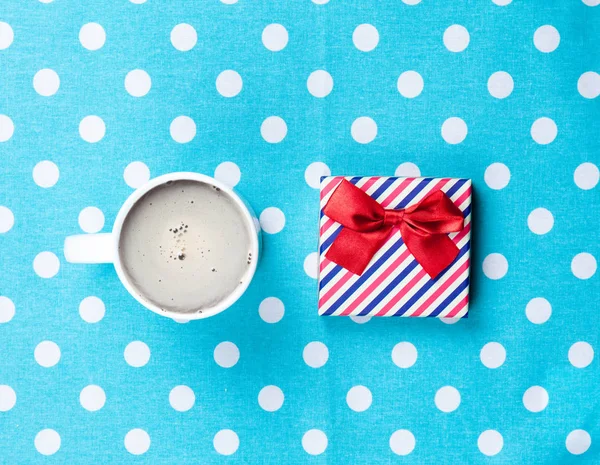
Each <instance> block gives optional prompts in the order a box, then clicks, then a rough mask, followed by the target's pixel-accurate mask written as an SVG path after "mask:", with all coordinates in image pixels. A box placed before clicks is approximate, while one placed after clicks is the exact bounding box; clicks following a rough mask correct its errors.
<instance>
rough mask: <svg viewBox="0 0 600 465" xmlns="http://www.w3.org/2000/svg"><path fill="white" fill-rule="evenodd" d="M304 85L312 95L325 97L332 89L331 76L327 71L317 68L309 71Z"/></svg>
mask: <svg viewBox="0 0 600 465" xmlns="http://www.w3.org/2000/svg"><path fill="white" fill-rule="evenodd" d="M306 87H307V88H308V91H309V92H310V94H311V95H312V96H313V97H317V98H323V97H327V96H328V95H329V94H330V93H331V91H332V90H333V78H332V77H331V74H329V73H328V72H327V71H325V70H322V69H319V70H317V71H313V72H312V73H310V76H308V80H307V81H306Z"/></svg>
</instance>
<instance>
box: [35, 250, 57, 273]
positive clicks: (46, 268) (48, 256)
mask: <svg viewBox="0 0 600 465" xmlns="http://www.w3.org/2000/svg"><path fill="white" fill-rule="evenodd" d="M59 268H60V261H59V260H58V257H57V256H56V255H54V254H53V253H52V252H40V253H39V254H37V255H36V256H35V258H34V259H33V270H34V271H35V274H37V275H38V276H39V277H40V278H52V277H53V276H56V273H58V270H59Z"/></svg>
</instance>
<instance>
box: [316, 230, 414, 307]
mask: <svg viewBox="0 0 600 465" xmlns="http://www.w3.org/2000/svg"><path fill="white" fill-rule="evenodd" d="M402 244H404V241H403V240H402V239H398V240H397V241H396V242H395V243H394V245H392V246H391V247H390V248H389V249H388V250H387V252H385V253H384V254H383V255H382V256H381V257H379V259H378V260H377V261H376V262H375V263H374V264H373V265H372V266H370V267H369V268H367V269H366V271H365V272H364V273H363V274H362V275H361V276H360V278H358V279H357V280H356V282H355V283H354V284H352V286H350V288H348V289H347V290H346V292H344V293H343V294H342V295H341V296H340V297H339V298H338V299H337V300H336V301H335V302H334V303H333V305H331V307H329V308H328V309H327V310H326V311H325V313H323V315H331V314H332V313H333V312H335V311H336V310H337V309H338V308H339V306H340V305H342V304H343V303H344V301H345V300H346V299H347V298H348V297H350V296H351V295H352V294H354V293H355V292H356V290H357V289H358V288H359V287H360V286H362V285H363V284H364V283H365V281H367V280H368V279H369V278H370V277H371V276H373V274H374V273H375V272H376V271H377V270H378V269H379V268H380V267H381V266H382V265H383V264H384V263H385V262H386V261H387V260H388V259H389V258H390V257H391V256H392V255H394V253H395V252H396V251H397V250H398V249H399V248H400V247H402ZM340 268H341V267H340Z"/></svg>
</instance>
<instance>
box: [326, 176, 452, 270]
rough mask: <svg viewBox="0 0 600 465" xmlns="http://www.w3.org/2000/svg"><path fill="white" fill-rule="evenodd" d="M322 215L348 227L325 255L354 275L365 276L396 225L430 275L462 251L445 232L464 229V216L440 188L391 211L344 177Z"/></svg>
mask: <svg viewBox="0 0 600 465" xmlns="http://www.w3.org/2000/svg"><path fill="white" fill-rule="evenodd" d="M323 213H324V214H325V215H327V216H328V217H329V218H331V219H332V220H333V221H337V222H338V223H340V224H341V225H342V226H344V228H343V229H342V231H341V232H340V233H339V234H338V236H337V237H336V238H335V240H334V241H333V244H332V245H331V247H330V248H329V250H328V251H327V254H326V256H327V258H328V259H329V260H331V261H332V262H335V263H337V264H338V265H340V266H342V267H344V268H346V269H347V270H349V271H351V272H352V273H354V274H358V275H360V274H362V272H363V271H364V270H365V268H366V267H367V265H368V264H369V262H370V261H371V259H372V258H373V255H375V253H376V252H377V251H378V250H379V249H380V248H381V247H382V246H383V244H385V242H386V241H387V239H388V237H389V236H390V234H391V233H392V231H393V230H394V228H396V227H399V228H400V234H401V235H402V239H403V240H404V243H405V244H406V247H407V248H408V250H409V251H410V253H411V254H413V256H414V257H415V258H416V260H417V261H418V262H419V263H420V264H421V266H422V267H423V269H424V270H425V271H426V272H427V274H429V276H431V277H432V278H435V277H436V276H437V275H438V274H440V273H441V272H442V271H443V270H444V269H445V268H446V267H447V266H448V265H450V263H452V262H453V261H454V259H455V258H456V256H457V255H458V247H456V245H455V244H454V242H453V241H452V240H451V239H450V238H449V237H448V236H447V234H448V233H451V232H457V231H460V230H462V229H463V222H464V218H463V214H462V212H461V211H460V209H459V208H458V207H457V206H456V205H454V203H452V200H450V198H449V197H448V196H447V195H446V194H444V193H443V192H442V191H436V192H433V193H432V194H429V195H428V196H427V197H425V198H424V199H423V200H421V201H420V202H419V203H417V204H415V205H412V206H410V207H408V208H405V209H403V210H387V209H385V208H383V207H382V206H381V205H380V204H379V203H378V202H377V201H376V200H374V199H373V198H371V197H369V195H367V194H366V193H365V192H363V191H362V190H360V189H359V188H358V187H356V186H355V185H353V184H351V183H349V182H348V181H346V180H345V179H344V180H343V181H342V182H341V183H340V185H339V186H338V187H337V188H336V189H335V191H334V193H333V194H332V195H331V197H330V198H329V201H328V202H327V205H325V208H324V209H323Z"/></svg>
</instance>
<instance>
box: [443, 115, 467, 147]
mask: <svg viewBox="0 0 600 465" xmlns="http://www.w3.org/2000/svg"><path fill="white" fill-rule="evenodd" d="M467 132H468V129H467V123H465V122H464V120H462V119H460V118H458V117H456V116H453V117H451V118H448V119H447V120H446V121H444V123H443V124H442V137H443V138H444V140H445V141H446V142H448V143H449V144H452V145H455V144H460V143H461V142H462V141H463V140H465V137H467Z"/></svg>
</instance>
